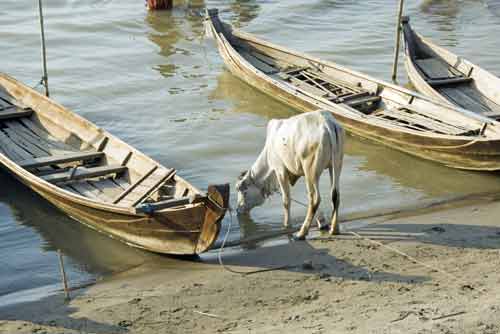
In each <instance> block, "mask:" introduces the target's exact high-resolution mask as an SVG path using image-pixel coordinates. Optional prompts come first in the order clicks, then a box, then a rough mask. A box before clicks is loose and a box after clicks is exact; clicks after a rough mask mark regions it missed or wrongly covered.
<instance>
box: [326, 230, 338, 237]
mask: <svg viewBox="0 0 500 334" xmlns="http://www.w3.org/2000/svg"><path fill="white" fill-rule="evenodd" d="M328 233H329V234H330V235H331V236H334V235H340V231H338V230H337V231H330V232H328Z"/></svg>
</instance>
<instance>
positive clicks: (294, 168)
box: [267, 111, 336, 175]
mask: <svg viewBox="0 0 500 334" xmlns="http://www.w3.org/2000/svg"><path fill="white" fill-rule="evenodd" d="M335 124H336V121H335V118H334V117H333V115H332V114H331V113H330V112H328V111H313V112H308V113H304V114H300V115H297V116H294V117H291V118H289V119H284V120H272V123H270V124H269V127H268V130H269V129H271V131H268V134H267V135H268V138H267V143H268V145H269V146H268V149H270V150H271V152H270V153H271V154H270V155H269V157H270V160H271V161H270V163H271V164H274V165H276V164H278V163H280V161H282V162H283V163H284V164H285V166H286V168H287V169H288V170H289V171H290V172H292V173H294V174H295V175H303V170H302V165H303V161H304V160H305V159H309V158H310V157H311V156H312V155H319V161H318V163H319V165H320V166H318V167H319V168H322V169H325V168H327V167H328V166H329V164H330V162H331V160H332V156H331V154H332V149H333V148H332V140H331V135H332V134H333V135H334V134H335V131H336V130H335ZM273 157H276V158H279V159H278V160H277V161H273V160H274V159H273Z"/></svg>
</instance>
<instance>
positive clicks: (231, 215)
mask: <svg viewBox="0 0 500 334" xmlns="http://www.w3.org/2000/svg"><path fill="white" fill-rule="evenodd" d="M228 211H229V217H230V220H229V226H228V228H227V232H226V235H225V236H224V239H223V240H222V245H221V247H220V248H219V253H218V254H217V258H218V260H219V264H220V266H221V267H222V269H224V270H226V271H228V272H230V273H233V274H238V275H242V276H247V275H251V274H257V273H263V272H266V271H272V270H280V269H289V268H294V267H296V266H295V265H284V266H278V267H272V268H266V269H259V270H251V271H239V270H235V269H232V268H230V267H229V266H226V265H225V264H224V262H223V261H222V252H223V251H224V246H225V245H226V241H227V239H228V237H229V234H230V232H231V227H232V225H233V209H232V208H231V207H229V208H228Z"/></svg>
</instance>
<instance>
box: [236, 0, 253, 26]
mask: <svg viewBox="0 0 500 334" xmlns="http://www.w3.org/2000/svg"><path fill="white" fill-rule="evenodd" d="M229 10H230V11H231V23H232V24H234V26H235V27H237V28H241V27H243V26H245V25H246V24H247V23H249V22H250V21H252V20H253V19H255V18H256V17H257V16H258V15H259V12H260V5H259V4H258V2H257V1H255V0H233V1H230V3H229Z"/></svg>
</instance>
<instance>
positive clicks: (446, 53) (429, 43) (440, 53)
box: [402, 21, 500, 122]
mask: <svg viewBox="0 0 500 334" xmlns="http://www.w3.org/2000/svg"><path fill="white" fill-rule="evenodd" d="M405 25H407V26H408V27H409V28H410V29H411V32H412V33H413V34H414V35H415V36H416V37H417V38H418V39H419V41H418V42H419V43H421V44H423V45H424V46H425V47H427V48H429V49H430V50H431V51H432V52H433V53H435V55H436V56H437V57H439V59H440V60H442V61H443V62H444V63H446V64H447V65H448V66H450V67H453V68H455V69H457V68H456V67H455V65H454V64H452V63H450V62H449V61H448V60H446V58H447V57H448V58H456V59H457V60H460V62H461V63H462V64H464V65H465V66H467V67H468V68H469V73H471V74H470V75H469V77H471V78H473V80H474V81H475V82H476V83H475V85H476V89H477V91H478V92H479V93H480V94H482V95H483V96H484V97H485V98H487V99H489V100H490V101H491V102H492V103H495V104H497V105H500V101H495V100H494V99H492V98H491V97H489V96H487V95H485V94H484V92H483V90H482V89H479V87H477V82H479V81H485V80H487V79H493V80H496V81H497V84H500V78H498V77H497V76H495V75H494V74H492V73H490V72H489V71H487V70H485V69H484V68H482V67H481V66H479V65H477V64H475V63H472V62H471V61H470V60H468V59H465V58H463V57H461V56H459V55H458V54H456V53H453V52H451V51H450V50H448V49H446V48H444V47H442V46H439V45H438V44H437V43H435V42H434V41H433V40H432V39H430V38H427V37H424V36H423V35H421V34H420V33H419V32H417V31H415V30H413V28H412V27H411V25H410V23H409V21H407V22H404V23H403V28H402V29H404V26H405ZM402 38H403V43H404V53H405V63H406V64H408V63H411V65H412V66H413V70H414V72H416V73H418V76H419V77H418V79H420V80H418V84H419V85H423V86H424V87H425V90H427V91H431V92H432V97H433V98H434V99H438V100H441V101H442V102H443V103H446V104H449V105H450V106H453V107H455V108H460V109H464V110H466V111H469V112H472V111H470V110H468V109H465V108H462V107H460V106H458V105H457V104H455V103H454V102H452V101H450V100H449V99H447V98H446V97H445V96H444V95H442V94H441V93H440V92H439V91H438V90H436V89H435V88H434V87H433V86H432V85H430V84H429V83H428V82H427V81H426V80H425V77H426V75H425V74H424V73H423V72H422V70H421V69H420V68H419V66H417V64H416V63H415V59H414V57H412V56H411V54H410V51H409V45H408V43H407V40H406V37H405V34H402ZM457 70H458V69H457ZM459 71H460V70H459ZM407 72H408V76H409V77H410V80H411V81H412V82H413V81H414V80H415V75H414V74H415V73H410V72H409V71H407ZM477 72H481V74H482V76H479V77H476V76H475V74H476V73H477ZM462 73H463V72H462ZM464 75H467V74H464ZM485 75H486V76H488V77H489V78H483V76H485ZM417 89H419V88H418V87H417ZM473 114H475V115H480V116H482V117H486V118H489V117H488V116H485V115H482V114H481V113H473ZM489 119H490V120H493V121H496V122H499V121H500V120H499V121H497V120H495V119H493V118H489Z"/></svg>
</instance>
